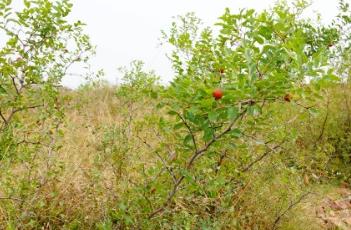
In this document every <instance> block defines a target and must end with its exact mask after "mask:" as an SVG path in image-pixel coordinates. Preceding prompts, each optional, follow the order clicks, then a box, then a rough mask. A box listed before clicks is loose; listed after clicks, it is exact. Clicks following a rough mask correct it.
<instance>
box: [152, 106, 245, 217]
mask: <svg viewBox="0 0 351 230" xmlns="http://www.w3.org/2000/svg"><path fill="white" fill-rule="evenodd" d="M246 111H247V109H245V110H244V111H242V112H241V113H240V115H239V116H237V117H236V118H235V119H234V120H233V121H232V122H231V123H230V124H229V125H228V127H227V128H226V129H225V130H224V131H223V132H222V133H220V134H219V135H217V136H215V137H213V139H212V140H211V141H210V142H208V143H207V144H206V145H205V146H204V147H203V148H202V149H199V150H197V151H195V152H194V154H193V155H192V157H191V158H190V159H189V161H188V163H187V166H186V169H187V170H190V169H191V168H192V166H193V164H194V162H195V160H196V159H197V158H199V157H200V156H202V155H203V154H204V153H205V152H206V151H207V150H208V149H209V148H210V147H211V146H212V145H213V144H214V143H215V142H216V141H217V140H218V139H220V138H221V137H223V136H224V135H225V134H227V133H228V132H230V131H231V130H232V128H233V126H234V124H235V123H236V122H237V121H238V120H239V119H241V118H242V117H243V116H244V115H245V114H246ZM184 179H185V176H184V175H182V176H181V177H179V178H178V180H177V181H176V183H174V185H173V188H172V190H171V191H170V193H169V195H168V198H167V199H166V201H165V202H164V203H163V204H162V205H161V207H160V208H158V209H156V210H155V211H153V212H152V213H150V214H149V219H151V218H153V217H154V216H156V215H157V214H159V213H161V212H163V211H164V209H165V208H166V207H167V206H168V205H169V204H170V202H171V201H172V200H173V197H174V196H175V194H176V193H177V191H178V189H179V186H180V184H181V183H182V181H183V180H184Z"/></svg>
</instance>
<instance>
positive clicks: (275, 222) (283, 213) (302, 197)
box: [272, 192, 311, 230]
mask: <svg viewBox="0 0 351 230" xmlns="http://www.w3.org/2000/svg"><path fill="white" fill-rule="evenodd" d="M309 194H311V192H306V193H304V194H302V195H301V196H300V197H299V198H298V199H297V200H296V201H295V202H293V203H291V204H290V205H289V206H288V207H287V208H286V209H285V210H284V211H283V212H282V213H281V214H280V215H279V216H278V217H277V218H276V219H275V221H274V223H273V226H272V230H275V229H277V226H278V224H279V222H280V221H281V219H282V217H283V216H285V215H286V214H287V213H288V212H289V211H290V210H291V209H292V208H294V207H295V206H296V205H298V204H299V203H300V202H301V201H302V200H303V199H305V197H307V196H308V195H309Z"/></svg>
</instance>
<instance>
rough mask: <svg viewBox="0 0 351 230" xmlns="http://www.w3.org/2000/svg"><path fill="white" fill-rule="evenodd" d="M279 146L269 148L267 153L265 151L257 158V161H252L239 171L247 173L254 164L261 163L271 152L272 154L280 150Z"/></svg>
mask: <svg viewBox="0 0 351 230" xmlns="http://www.w3.org/2000/svg"><path fill="white" fill-rule="evenodd" d="M280 146H281V144H280V145H277V146H274V147H273V148H270V147H268V146H267V147H268V148H269V150H268V151H266V152H265V153H264V154H262V155H261V156H259V157H258V158H257V159H255V160H254V161H252V162H251V163H250V164H249V165H247V166H246V167H245V168H243V169H242V170H241V171H242V172H247V171H249V170H250V169H251V168H252V167H253V166H254V165H255V164H257V163H258V162H260V161H262V160H263V159H264V158H265V157H267V156H268V155H269V154H270V153H271V152H274V151H275V150H276V149H277V148H280Z"/></svg>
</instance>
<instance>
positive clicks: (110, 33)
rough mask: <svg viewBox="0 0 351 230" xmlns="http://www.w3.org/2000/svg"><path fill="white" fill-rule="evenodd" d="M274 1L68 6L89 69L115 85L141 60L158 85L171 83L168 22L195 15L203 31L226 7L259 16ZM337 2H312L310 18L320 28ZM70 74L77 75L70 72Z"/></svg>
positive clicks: (116, 1) (114, 0)
mask: <svg viewBox="0 0 351 230" xmlns="http://www.w3.org/2000/svg"><path fill="white" fill-rule="evenodd" d="M274 2H275V1H274V0H173V1H170V0H148V1H143V0H74V1H73V3H74V8H73V12H72V14H71V17H72V18H73V19H79V20H82V21H83V22H85V23H86V24H87V26H86V33H88V34H89V35H90V37H91V40H92V43H93V44H94V45H96V46H97V50H96V51H97V54H96V56H95V57H94V58H93V59H92V60H91V62H92V64H93V69H95V70H97V69H104V71H105V73H106V76H105V77H106V79H108V80H109V81H110V82H112V83H116V82H118V78H120V77H121V76H119V75H120V74H119V73H118V71H117V68H118V67H119V66H125V65H128V64H129V63H130V61H132V60H134V59H141V60H143V61H144V62H145V64H146V67H147V68H148V69H154V70H155V71H156V73H157V74H158V75H160V76H161V78H162V80H163V81H169V80H170V79H171V78H172V75H173V74H172V70H171V67H170V63H169V61H168V59H167V58H166V57H165V49H164V47H159V46H158V43H159V40H158V39H159V38H160V31H161V30H162V29H167V28H168V27H169V25H170V23H171V22H172V17H173V16H176V15H181V14H185V13H187V12H195V13H196V15H197V16H198V17H200V18H201V19H202V20H203V22H204V24H205V25H212V24H213V23H214V22H215V21H216V20H217V18H218V17H219V16H220V15H221V14H222V13H223V11H224V8H226V7H229V8H230V9H231V10H232V11H233V12H235V11H237V10H238V9H241V8H255V9H257V10H262V9H265V8H269V7H270V6H272V5H273V3H274ZM337 2H338V1H337V0H314V4H313V7H312V9H311V11H310V12H311V13H312V12H313V11H318V12H320V13H321V15H322V17H323V18H324V21H325V22H328V21H330V20H331V19H332V18H333V17H334V16H335V14H336V12H337ZM72 71H73V72H77V73H83V70H82V69H79V68H77V67H76V68H74V69H73V70H72ZM81 82H82V79H80V78H79V77H76V76H70V77H68V78H65V79H64V84H65V85H66V86H69V87H77V86H78V85H79V84H80V83H81Z"/></svg>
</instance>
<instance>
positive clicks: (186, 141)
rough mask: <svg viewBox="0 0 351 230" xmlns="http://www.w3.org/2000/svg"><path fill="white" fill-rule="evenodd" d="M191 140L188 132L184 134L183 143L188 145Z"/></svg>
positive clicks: (190, 143)
mask: <svg viewBox="0 0 351 230" xmlns="http://www.w3.org/2000/svg"><path fill="white" fill-rule="evenodd" d="M192 141H193V138H192V136H191V134H188V135H186V136H185V138H184V141H183V144H184V145H186V146H189V145H192Z"/></svg>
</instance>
